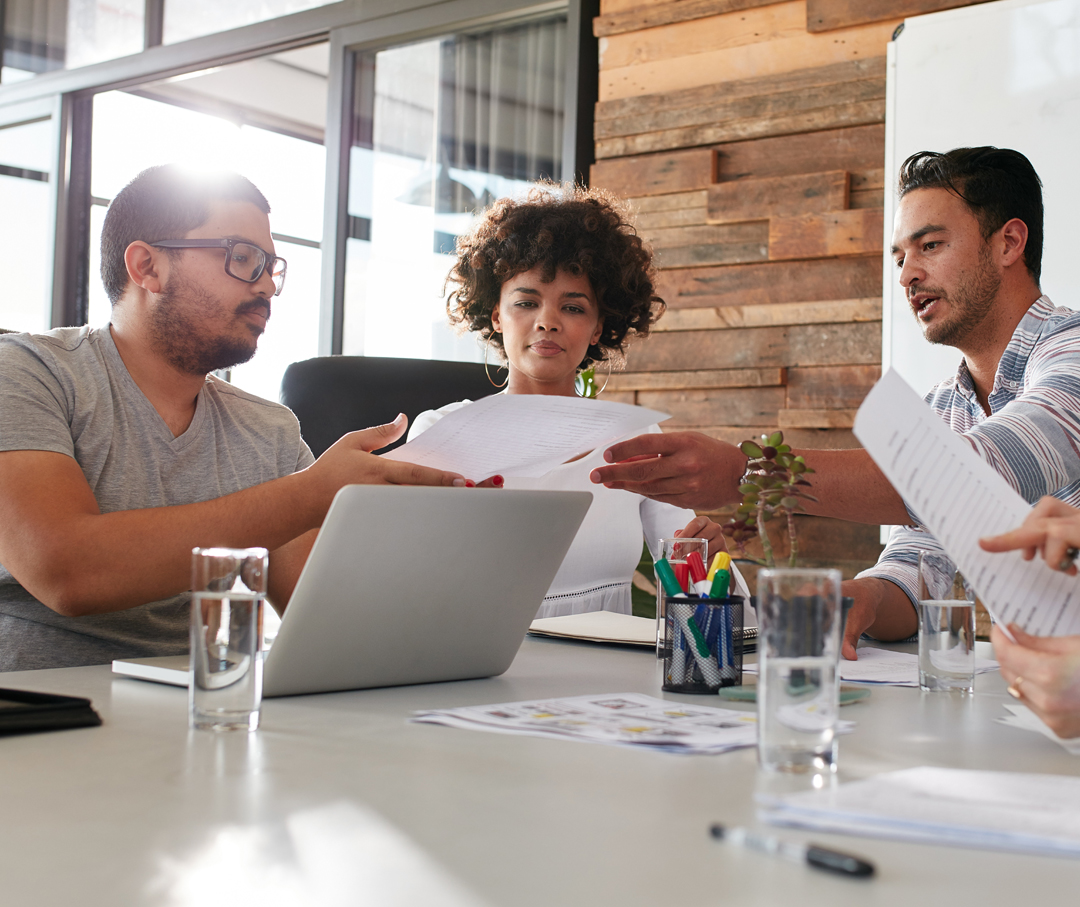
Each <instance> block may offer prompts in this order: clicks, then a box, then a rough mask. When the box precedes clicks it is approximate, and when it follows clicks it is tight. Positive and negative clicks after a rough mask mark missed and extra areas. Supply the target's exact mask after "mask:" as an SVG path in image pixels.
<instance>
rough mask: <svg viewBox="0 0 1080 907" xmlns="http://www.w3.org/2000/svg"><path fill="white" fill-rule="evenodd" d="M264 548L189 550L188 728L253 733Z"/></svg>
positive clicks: (259, 678)
mask: <svg viewBox="0 0 1080 907" xmlns="http://www.w3.org/2000/svg"><path fill="white" fill-rule="evenodd" d="M267 560H268V557H267V552H266V549H265V548H196V549H194V550H193V551H192V552H191V676H190V678H189V681H190V682H189V683H188V702H189V705H190V711H189V713H190V718H191V727H193V728H202V729H205V730H215V731H217V730H244V731H253V730H255V729H256V728H257V727H258V726H259V705H260V703H261V702H262V653H261V649H262V614H263V602H264V601H265V600H266V571H267Z"/></svg>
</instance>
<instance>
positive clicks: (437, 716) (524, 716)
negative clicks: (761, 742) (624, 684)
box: [413, 693, 855, 755]
mask: <svg viewBox="0 0 1080 907" xmlns="http://www.w3.org/2000/svg"><path fill="white" fill-rule="evenodd" d="M413 721H419V722H424V723H427V724H444V725H446V726H447V727H458V728H467V729H471V730H476V731H492V732H494V733H496V734H524V735H526V736H530V737H557V738H559V739H561V740H579V741H582V742H586V743H609V744H615V745H617V746H644V747H649V748H651V749H657V750H664V751H666V752H669V753H694V754H704V755H710V754H715V753H726V752H727V751H728V750H734V749H740V748H742V747H746V746H754V745H755V744H756V743H757V717H756V716H755V715H754V714H753V713H752V712H740V711H737V710H736V709H716V708H711V707H709V706H697V705H693V706H687V705H680V704H678V703H674V702H667V701H665V700H663V699H656V698H654V697H652V696H645V695H643V694H641V693H611V694H608V695H600V696H574V697H570V698H567V699H543V700H530V701H528V702H508V703H503V704H501V705H486V706H472V707H468V708H460V709H437V710H433V711H426V712H416V713H415V714H414V716H413ZM854 726H855V723H854V722H852V721H841V722H840V728H839V729H838V733H842V734H843V733H850V731H851V730H852V728H853V727H854Z"/></svg>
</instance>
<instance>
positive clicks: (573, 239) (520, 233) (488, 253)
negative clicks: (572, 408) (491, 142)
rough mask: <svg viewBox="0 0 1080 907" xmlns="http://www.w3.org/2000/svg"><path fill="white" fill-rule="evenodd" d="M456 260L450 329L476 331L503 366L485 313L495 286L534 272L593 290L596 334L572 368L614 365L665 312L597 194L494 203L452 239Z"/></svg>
mask: <svg viewBox="0 0 1080 907" xmlns="http://www.w3.org/2000/svg"><path fill="white" fill-rule="evenodd" d="M457 257H458V260H457V262H456V264H455V265H454V267H453V269H452V270H451V271H450V274H449V276H448V277H447V279H446V281H447V285H451V284H453V285H454V286H455V289H454V290H453V292H451V293H450V295H449V297H447V301H446V311H447V314H448V315H449V316H450V321H451V323H453V324H455V325H458V326H460V327H461V328H462V330H469V331H479V333H480V336H481V337H483V338H484V340H486V341H487V342H488V343H490V344H492V345H493V346H495V347H496V349H498V351H499V353H500V355H501V356H502V357H503V359H504V360H505V358H506V351H505V348H504V347H503V342H502V335H501V334H500V333H499V332H498V331H496V330H495V327H494V325H492V323H491V313H492V312H493V311H494V310H495V307H496V306H497V305H498V304H499V294H500V291H501V290H502V285H503V284H504V283H505V282H506V281H508V280H509V279H510V278H512V277H515V276H516V275H518V274H521V273H523V272H525V271H530V270H532V269H533V268H535V267H537V266H540V267H541V268H543V270H542V272H541V274H542V279H543V280H545V281H548V280H554V279H555V274H556V272H557V271H558V270H560V269H561V270H563V271H566V272H567V273H569V274H573V275H575V276H585V277H587V278H588V279H589V283H590V284H592V289H593V293H595V294H596V301H597V304H598V306H599V308H600V315H601V317H602V318H603V320H604V321H603V329H602V333H601V334H600V338H599V339H598V340H597V341H596V343H594V344H592V345H591V346H590V347H589V349H588V351H587V352H586V354H585V358H584V359H583V360H582V361H581V364H580V365H579V366H578V367H579V368H582V369H585V368H588V367H589V366H590V365H592V364H593V363H596V362H602V361H603V360H605V359H610V360H612V361H613V362H615V363H617V364H620V365H621V364H622V359H623V352H624V350H625V347H626V343H627V342H628V337H631V338H632V337H638V336H640V337H644V336H646V335H647V334H648V333H649V327H650V325H652V324H653V323H654V322H655V321H656V319H657V318H659V317H660V315H662V314H663V312H664V301H663V300H662V299H661V298H660V297H659V296H657V295H656V287H655V276H656V272H655V270H654V268H653V264H652V252H651V251H650V250H649V248H648V247H647V246H646V245H645V243H644V242H643V241H642V239H641V237H640V236H638V235H637V231H636V230H635V229H634V227H633V225H632V224H631V223H630V216H629V212H628V211H627V209H626V207H625V205H624V204H623V203H622V202H620V201H619V200H617V199H616V198H615V197H614V196H613V195H611V194H610V193H607V192H605V191H603V190H601V189H587V188H585V187H584V186H578V185H574V184H569V183H568V184H565V185H560V184H558V183H541V184H540V185H539V186H537V187H535V188H533V189H531V190H530V191H529V194H528V195H527V196H526V197H525V198H524V199H511V198H502V199H499V200H498V201H497V202H495V203H494V204H493V205H492V206H491V207H490V208H488V209H487V210H486V211H485V212H484V215H483V218H482V219H481V221H480V223H479V224H477V226H476V228H475V229H474V230H473V231H472V232H471V233H469V234H467V235H465V236H460V237H458V242H457Z"/></svg>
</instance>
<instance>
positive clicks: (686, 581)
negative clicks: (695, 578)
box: [671, 564, 690, 592]
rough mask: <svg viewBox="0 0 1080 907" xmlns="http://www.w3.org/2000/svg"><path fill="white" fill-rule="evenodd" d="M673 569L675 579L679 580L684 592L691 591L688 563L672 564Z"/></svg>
mask: <svg viewBox="0 0 1080 907" xmlns="http://www.w3.org/2000/svg"><path fill="white" fill-rule="evenodd" d="M671 569H672V570H674V571H675V579H677V580H678V581H679V585H680V586H681V587H682V590H683V592H689V591H690V566H689V565H688V564H672V565H671Z"/></svg>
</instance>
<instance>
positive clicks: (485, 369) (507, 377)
mask: <svg viewBox="0 0 1080 907" xmlns="http://www.w3.org/2000/svg"><path fill="white" fill-rule="evenodd" d="M490 349H491V345H490V344H488V343H485V344H484V374H485V375H487V379H488V381H490V382H491V386H492V387H499V388H502V387H506V385H507V384H508V383H509V382H510V369H509V368H506V366H503V365H499V366H496V367H495V370H496V371H498V370H499V369H500V368H506V378H505V379H503V383H502V384H496V383H495V379H494V378H492V377H491V371H490V370H489V369H488V350H490Z"/></svg>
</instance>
